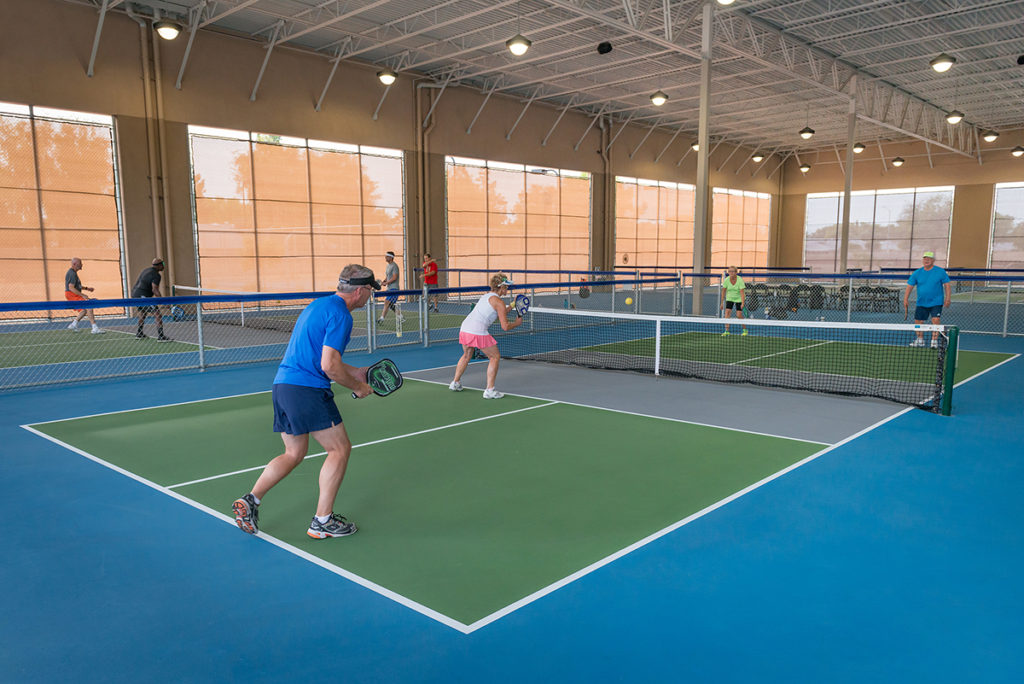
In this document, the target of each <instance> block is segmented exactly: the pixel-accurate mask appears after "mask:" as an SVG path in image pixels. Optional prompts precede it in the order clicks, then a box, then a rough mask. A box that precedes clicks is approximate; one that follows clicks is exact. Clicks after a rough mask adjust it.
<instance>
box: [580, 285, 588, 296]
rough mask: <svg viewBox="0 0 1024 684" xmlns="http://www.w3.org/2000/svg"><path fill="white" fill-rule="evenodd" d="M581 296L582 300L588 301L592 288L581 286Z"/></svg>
mask: <svg viewBox="0 0 1024 684" xmlns="http://www.w3.org/2000/svg"><path fill="white" fill-rule="evenodd" d="M579 295H580V299H586V298H587V297H589V296H590V288H589V287H587V286H586V285H580V291H579Z"/></svg>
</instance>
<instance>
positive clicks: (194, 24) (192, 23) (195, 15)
mask: <svg viewBox="0 0 1024 684" xmlns="http://www.w3.org/2000/svg"><path fill="white" fill-rule="evenodd" d="M206 2H207V0H201V2H200V3H199V4H198V5H196V7H194V8H193V9H191V10H189V13H190V15H191V18H190V19H189V28H188V44H187V45H186V46H185V54H184V55H182V57H181V67H180V68H179V69H178V79H177V80H176V81H175V82H174V87H175V88H177V89H178V90H181V79H182V78H184V77H185V66H186V65H187V64H188V58H189V56H190V55H191V54H192V44H193V43H195V40H196V31H198V30H199V21H200V20H201V19H202V18H203V11H204V10H206Z"/></svg>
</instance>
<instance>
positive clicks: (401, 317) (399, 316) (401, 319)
mask: <svg viewBox="0 0 1024 684" xmlns="http://www.w3.org/2000/svg"><path fill="white" fill-rule="evenodd" d="M395 318H397V319H398V322H399V323H401V322H402V321H404V320H405V315H404V314H395Z"/></svg>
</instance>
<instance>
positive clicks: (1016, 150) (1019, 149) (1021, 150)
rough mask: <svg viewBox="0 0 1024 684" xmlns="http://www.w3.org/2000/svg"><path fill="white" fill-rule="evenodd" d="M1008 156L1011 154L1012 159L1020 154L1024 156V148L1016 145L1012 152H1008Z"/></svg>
mask: <svg viewBox="0 0 1024 684" xmlns="http://www.w3.org/2000/svg"><path fill="white" fill-rule="evenodd" d="M1010 154H1012V155H1013V156H1014V157H1019V156H1021V155H1022V154H1024V147H1021V146H1020V145H1017V146H1016V147H1014V148H1013V149H1012V150H1010Z"/></svg>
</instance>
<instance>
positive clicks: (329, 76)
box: [313, 54, 391, 121]
mask: <svg viewBox="0 0 1024 684" xmlns="http://www.w3.org/2000/svg"><path fill="white" fill-rule="evenodd" d="M340 63H341V55H340V54H339V55H338V56H337V57H335V58H334V59H333V60H331V73H329V74H327V82H326V83H324V89H323V90H322V91H321V92H320V97H319V98H318V99H317V101H316V106H315V107H314V108H313V109H315V110H316V111H318V112H319V111H320V106H321V105H323V103H324V98H325V97H327V90H328V89H329V88H330V87H331V81H333V80H334V73H335V72H336V71H337V70H338V64H340ZM390 87H391V86H388V88H390ZM384 94H385V95H387V90H385V91H384ZM380 101H381V102H382V103H383V102H384V98H383V97H382V98H381V99H380ZM377 109H378V110H379V109H380V105H377ZM373 119H374V121H376V120H377V113H376V112H374V113H373Z"/></svg>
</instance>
